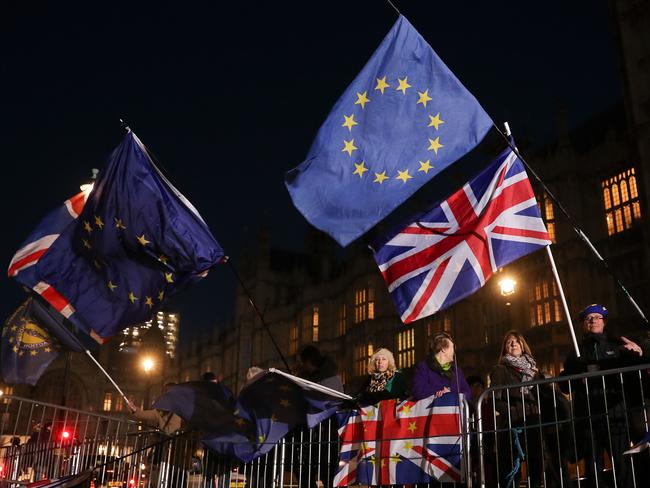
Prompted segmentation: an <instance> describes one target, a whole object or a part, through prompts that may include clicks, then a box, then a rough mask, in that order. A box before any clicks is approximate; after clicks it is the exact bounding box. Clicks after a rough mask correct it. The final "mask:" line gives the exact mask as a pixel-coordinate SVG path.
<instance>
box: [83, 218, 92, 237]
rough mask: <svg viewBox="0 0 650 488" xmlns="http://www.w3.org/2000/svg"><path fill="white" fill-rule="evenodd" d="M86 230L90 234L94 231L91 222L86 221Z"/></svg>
mask: <svg viewBox="0 0 650 488" xmlns="http://www.w3.org/2000/svg"><path fill="white" fill-rule="evenodd" d="M84 230H85V231H86V232H88V233H89V234H90V233H91V232H92V231H93V228H92V227H91V226H90V222H88V221H87V220H84Z"/></svg>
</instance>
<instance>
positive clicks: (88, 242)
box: [81, 239, 93, 249]
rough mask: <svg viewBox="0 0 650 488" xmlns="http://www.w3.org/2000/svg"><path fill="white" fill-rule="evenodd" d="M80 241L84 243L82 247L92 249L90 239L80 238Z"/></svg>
mask: <svg viewBox="0 0 650 488" xmlns="http://www.w3.org/2000/svg"><path fill="white" fill-rule="evenodd" d="M81 242H83V243H84V247H85V248H86V249H92V248H93V247H92V246H91V245H90V241H89V240H88V239H81Z"/></svg>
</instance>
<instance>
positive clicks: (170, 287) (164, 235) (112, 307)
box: [10, 132, 223, 342]
mask: <svg viewBox="0 0 650 488" xmlns="http://www.w3.org/2000/svg"><path fill="white" fill-rule="evenodd" d="M73 217H74V218H71V219H70V222H69V223H68V224H67V225H65V226H62V227H60V228H59V229H57V232H56V233H54V234H48V233H47V232H41V233H35V235H40V234H48V235H49V236H50V238H49V239H48V242H47V246H43V249H42V251H39V252H38V253H34V252H30V249H32V248H34V246H33V245H32V244H30V243H26V244H25V245H24V246H23V248H21V250H19V252H18V253H17V256H18V255H20V256H25V257H23V258H21V259H16V257H15V258H14V260H13V261H12V265H11V266H10V275H12V276H15V277H16V279H17V280H18V281H20V282H21V283H23V284H25V285H27V286H29V287H30V288H32V289H33V290H34V291H36V292H37V293H39V294H40V295H41V296H42V297H43V298H44V299H45V300H46V301H47V302H48V303H50V304H51V305H52V306H53V307H54V308H55V309H56V310H58V311H59V312H60V313H61V314H63V315H64V316H65V317H67V318H69V319H70V321H71V322H72V323H73V324H75V325H77V326H79V327H81V328H83V329H84V330H85V331H86V332H87V333H88V334H90V335H91V336H93V337H94V338H95V339H96V340H98V341H99V342H103V341H104V340H105V339H108V338H110V337H111V336H113V335H115V334H116V333H117V332H119V331H120V330H121V329H123V328H125V327H128V326H130V325H133V324H137V323H140V322H144V321H146V320H149V319H150V318H151V316H152V315H153V313H154V312H155V310H157V309H158V308H160V306H161V305H162V304H163V303H164V301H165V300H166V299H167V298H168V297H169V296H170V295H172V294H173V293H175V292H176V291H178V290H179V289H181V288H183V287H184V286H186V285H188V284H190V283H191V282H193V281H195V280H197V279H199V278H201V277H203V276H205V274H206V273H207V271H208V270H209V269H210V268H211V267H212V266H214V265H215V264H217V263H218V262H219V261H220V260H221V258H222V257H223V250H222V249H221V246H219V244H218V243H217V241H216V240H215V239H214V237H213V236H212V234H211V233H210V230H209V229H208V227H207V225H206V224H205V222H204V221H203V219H202V218H201V216H200V215H199V214H198V212H197V211H196V209H195V208H194V207H193V206H192V205H191V204H190V202H188V201H187V200H186V199H185V197H184V196H183V195H181V194H180V193H179V192H178V191H177V190H176V189H175V188H174V187H173V186H172V185H171V183H170V182H169V181H168V180H167V179H166V178H165V177H164V176H163V175H162V174H161V173H160V172H159V170H158V169H157V168H156V167H155V165H154V164H153V162H152V161H151V159H150V157H149V155H148V154H147V151H146V149H145V148H144V146H143V144H142V143H141V142H140V140H139V139H138V138H137V137H136V136H135V134H133V133H132V132H129V133H128V134H127V135H126V137H125V138H124V140H123V142H122V143H121V144H120V145H119V146H118V147H117V148H116V149H115V150H114V151H113V154H112V155H111V157H110V160H109V163H108V165H107V166H106V167H105V169H104V170H103V171H102V172H101V173H100V176H99V178H98V179H97V182H96V183H95V185H94V188H93V190H92V192H91V193H90V195H89V196H88V197H87V201H86V202H85V205H80V206H79V209H78V210H77V211H76V212H75V213H74V216H73ZM47 223H49V220H48V219H46V220H45V221H43V223H42V225H43V224H47ZM42 240H43V239H42V238H41V239H40V240H39V242H41V241H42ZM36 247H38V246H36ZM32 258H33V259H32ZM12 272H13V274H12Z"/></svg>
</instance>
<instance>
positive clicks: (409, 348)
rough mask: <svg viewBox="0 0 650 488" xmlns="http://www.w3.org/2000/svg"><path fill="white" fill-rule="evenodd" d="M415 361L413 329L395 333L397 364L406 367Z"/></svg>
mask: <svg viewBox="0 0 650 488" xmlns="http://www.w3.org/2000/svg"><path fill="white" fill-rule="evenodd" d="M413 363H415V329H408V330H404V331H402V332H398V333H397V366H398V367H399V368H408V367H409V366H411V365H413Z"/></svg>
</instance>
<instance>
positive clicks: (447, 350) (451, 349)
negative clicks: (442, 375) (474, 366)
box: [440, 341, 456, 363]
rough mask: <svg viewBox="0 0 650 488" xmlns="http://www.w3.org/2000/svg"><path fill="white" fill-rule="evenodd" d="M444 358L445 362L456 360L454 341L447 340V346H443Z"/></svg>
mask: <svg viewBox="0 0 650 488" xmlns="http://www.w3.org/2000/svg"><path fill="white" fill-rule="evenodd" d="M440 352H441V353H442V358H443V361H442V362H443V363H450V362H452V361H453V360H454V353H455V352H456V347H455V346H454V343H453V342H451V341H448V342H447V346H445V347H443V348H442V351H440Z"/></svg>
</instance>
